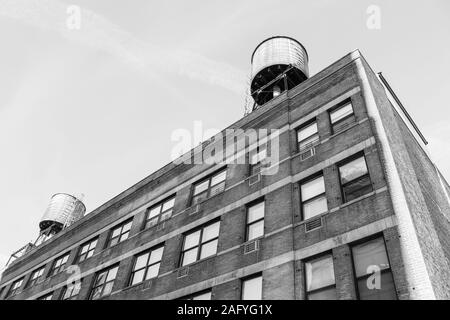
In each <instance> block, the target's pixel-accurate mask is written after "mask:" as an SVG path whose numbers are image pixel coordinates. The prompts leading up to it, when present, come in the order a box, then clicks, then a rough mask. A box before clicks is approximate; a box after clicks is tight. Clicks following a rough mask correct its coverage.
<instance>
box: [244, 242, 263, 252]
mask: <svg viewBox="0 0 450 320" xmlns="http://www.w3.org/2000/svg"><path fill="white" fill-rule="evenodd" d="M257 250H259V240H253V241H251V242H248V243H246V244H244V254H247V253H251V252H255V251H257Z"/></svg>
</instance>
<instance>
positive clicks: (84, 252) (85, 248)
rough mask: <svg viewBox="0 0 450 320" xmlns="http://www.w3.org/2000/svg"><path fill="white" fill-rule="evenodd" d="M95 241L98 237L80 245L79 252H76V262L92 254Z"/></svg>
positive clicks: (95, 244)
mask: <svg viewBox="0 0 450 320" xmlns="http://www.w3.org/2000/svg"><path fill="white" fill-rule="evenodd" d="M97 241H98V239H94V240H91V241H89V242H87V243H85V244H84V245H82V246H81V249H80V253H79V254H78V262H83V261H84V260H86V259H88V258H90V257H92V256H93V255H94V250H95V247H96V246H97Z"/></svg>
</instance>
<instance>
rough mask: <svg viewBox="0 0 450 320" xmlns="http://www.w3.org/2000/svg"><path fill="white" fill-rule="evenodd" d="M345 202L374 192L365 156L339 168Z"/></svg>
mask: <svg viewBox="0 0 450 320" xmlns="http://www.w3.org/2000/svg"><path fill="white" fill-rule="evenodd" d="M339 175H340V178H341V188H342V195H343V197H344V202H348V201H351V200H353V199H356V198H358V197H360V196H362V195H364V194H366V193H369V192H371V191H372V182H371V181H370V176H369V172H368V171H367V165H366V160H365V158H364V156H361V157H359V158H357V159H354V160H351V161H350V162H347V163H345V164H343V165H341V166H339Z"/></svg>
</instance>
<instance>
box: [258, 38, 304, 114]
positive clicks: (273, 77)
mask: <svg viewBox="0 0 450 320" xmlns="http://www.w3.org/2000/svg"><path fill="white" fill-rule="evenodd" d="M251 62H252V72H251V85H250V93H251V96H252V97H253V100H254V101H255V104H254V106H253V110H255V109H257V108H258V107H259V106H261V105H263V104H265V103H266V102H268V101H270V100H271V99H273V98H274V97H276V96H278V95H280V94H281V93H282V92H283V91H286V90H289V89H292V88H293V87H295V86H297V85H298V84H300V83H301V82H303V81H305V80H306V79H307V78H308V77H309V70H308V54H307V52H306V49H305V48H304V47H303V45H302V44H301V43H300V42H298V41H297V40H295V39H292V38H289V37H285V36H276V37H271V38H268V39H266V40H264V41H263V42H261V43H260V44H259V45H258V46H257V47H256V49H255V51H254V52H253V54H252V60H251Z"/></svg>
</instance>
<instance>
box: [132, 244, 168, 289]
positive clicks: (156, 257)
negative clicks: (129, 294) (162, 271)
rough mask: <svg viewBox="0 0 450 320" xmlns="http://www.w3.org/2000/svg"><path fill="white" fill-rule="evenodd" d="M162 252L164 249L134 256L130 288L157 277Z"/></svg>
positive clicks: (160, 248)
mask: <svg viewBox="0 0 450 320" xmlns="http://www.w3.org/2000/svg"><path fill="white" fill-rule="evenodd" d="M163 251H164V247H159V248H157V249H154V250H150V251H147V252H145V253H142V254H140V255H138V256H136V258H135V261H134V267H133V271H132V272H131V280H130V285H131V286H132V285H135V284H137V283H140V282H142V281H144V280H148V279H151V278H154V277H156V276H158V273H159V266H160V264H161V258H162V255H163Z"/></svg>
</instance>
